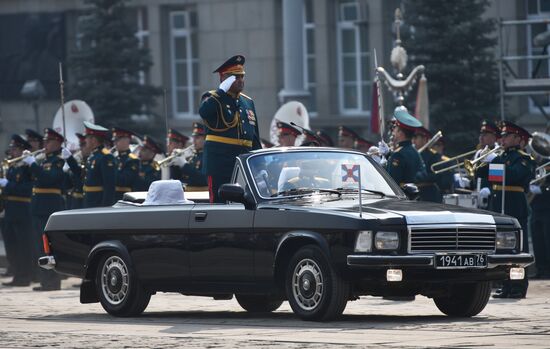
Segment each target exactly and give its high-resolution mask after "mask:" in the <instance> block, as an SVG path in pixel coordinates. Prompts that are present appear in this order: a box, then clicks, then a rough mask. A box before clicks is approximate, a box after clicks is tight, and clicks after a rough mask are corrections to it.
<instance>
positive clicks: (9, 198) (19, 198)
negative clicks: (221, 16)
mask: <svg viewBox="0 0 550 349" xmlns="http://www.w3.org/2000/svg"><path fill="white" fill-rule="evenodd" d="M6 201H17V202H31V198H29V197H26V196H11V195H8V196H6Z"/></svg>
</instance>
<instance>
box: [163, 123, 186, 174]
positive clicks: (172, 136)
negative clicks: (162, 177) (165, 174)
mask: <svg viewBox="0 0 550 349" xmlns="http://www.w3.org/2000/svg"><path fill="white" fill-rule="evenodd" d="M167 138H168V146H167V148H168V149H167V151H166V153H167V154H168V156H170V155H171V154H172V152H173V151H174V150H176V149H178V150H181V149H184V148H185V147H186V144H187V142H188V141H189V137H187V136H186V135H184V134H182V133H180V132H178V131H177V130H174V129H173V128H171V129H168V137H167ZM182 177H183V174H182V173H181V167H180V166H177V165H172V166H170V178H171V179H175V180H178V181H179V180H181V179H182Z"/></svg>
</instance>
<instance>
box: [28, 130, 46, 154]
mask: <svg viewBox="0 0 550 349" xmlns="http://www.w3.org/2000/svg"><path fill="white" fill-rule="evenodd" d="M25 135H26V136H27V142H29V144H30V145H31V148H30V149H29V151H30V152H31V153H32V152H35V151H37V150H40V149H42V148H44V140H43V139H42V138H43V136H42V135H41V134H40V133H38V132H36V131H34V130H31V129H30V128H28V129H26V130H25Z"/></svg>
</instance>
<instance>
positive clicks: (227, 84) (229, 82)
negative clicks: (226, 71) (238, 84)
mask: <svg viewBox="0 0 550 349" xmlns="http://www.w3.org/2000/svg"><path fill="white" fill-rule="evenodd" d="M235 80H237V78H236V77H235V75H231V76H230V77H228V78H227V79H225V80H224V81H222V83H221V84H220V86H219V87H220V89H222V90H223V92H227V91H229V89H230V88H231V85H233V83H234V82H235Z"/></svg>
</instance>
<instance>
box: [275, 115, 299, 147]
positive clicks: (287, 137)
mask: <svg viewBox="0 0 550 349" xmlns="http://www.w3.org/2000/svg"><path fill="white" fill-rule="evenodd" d="M301 134H302V132H300V130H298V129H297V128H295V127H294V126H292V125H290V124H287V123H286V122H282V121H277V136H278V139H279V146H280V147H293V146H295V145H296V138H298V136H299V135H301Z"/></svg>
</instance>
